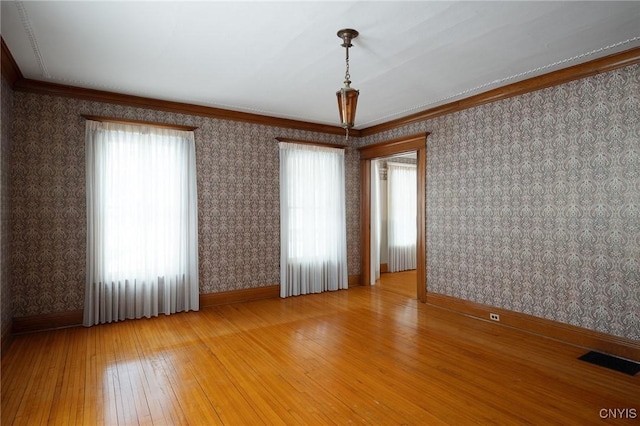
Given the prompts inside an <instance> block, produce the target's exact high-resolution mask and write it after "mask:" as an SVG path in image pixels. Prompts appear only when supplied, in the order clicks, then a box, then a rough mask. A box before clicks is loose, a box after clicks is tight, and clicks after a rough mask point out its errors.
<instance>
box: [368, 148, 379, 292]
mask: <svg viewBox="0 0 640 426" xmlns="http://www.w3.org/2000/svg"><path fill="white" fill-rule="evenodd" d="M380 210H381V209H380V161H379V160H373V161H371V213H370V216H369V217H370V220H371V238H370V251H371V262H370V264H371V266H370V276H371V278H370V283H369V284H371V285H375V284H376V281H377V280H379V279H380V236H381V227H382V226H381V221H382V219H381V217H382V214H381V211H380Z"/></svg>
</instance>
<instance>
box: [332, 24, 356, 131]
mask: <svg viewBox="0 0 640 426" xmlns="http://www.w3.org/2000/svg"><path fill="white" fill-rule="evenodd" d="M338 37H340V38H341V39H342V47H344V48H345V51H346V70H345V74H344V87H343V88H341V89H340V90H338V91H337V92H336V96H337V98H338V113H339V114H340V124H341V126H342V127H343V128H344V129H346V131H347V137H348V136H349V129H351V128H352V127H353V126H354V125H355V120H356V107H357V106H358V95H359V94H360V91H359V90H356V89H354V88H353V87H351V80H350V78H351V76H350V75H349V48H350V47H352V46H353V45H352V44H351V40H352V39H354V38H356V37H358V32H357V31H356V30H352V29H344V30H340V31H338Z"/></svg>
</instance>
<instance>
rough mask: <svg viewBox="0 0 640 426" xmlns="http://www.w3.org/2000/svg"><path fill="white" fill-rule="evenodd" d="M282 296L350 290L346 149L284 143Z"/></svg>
mask: <svg viewBox="0 0 640 426" xmlns="http://www.w3.org/2000/svg"><path fill="white" fill-rule="evenodd" d="M280 227H281V260H280V283H281V285H280V296H281V297H287V296H297V295H300V294H307V293H319V292H322V291H326V290H338V289H342V288H348V281H347V254H346V253H347V248H346V245H347V243H346V220H345V189H344V151H343V150H342V149H336V148H326V147H320V146H311V145H300V144H292V143H286V142H281V143H280Z"/></svg>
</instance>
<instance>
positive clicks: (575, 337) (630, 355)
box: [427, 293, 640, 361]
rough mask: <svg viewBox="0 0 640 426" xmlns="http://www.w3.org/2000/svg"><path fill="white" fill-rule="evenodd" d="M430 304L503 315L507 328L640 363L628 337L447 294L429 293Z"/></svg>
mask: <svg viewBox="0 0 640 426" xmlns="http://www.w3.org/2000/svg"><path fill="white" fill-rule="evenodd" d="M427 303H428V304H430V305H434V306H437V307H440V308H445V309H449V310H452V311H456V312H458V313H461V314H464V315H468V316H471V317H475V318H479V319H483V320H487V321H489V313H495V314H498V315H500V324H502V325H505V326H509V327H513V328H518V329H521V330H524V331H527V332H530V333H533V334H537V335H540V336H543V337H547V338H550V339H555V340H560V341H563V342H566V343H569V344H572V345H575V346H581V347H584V348H589V349H594V350H597V351H599V352H604V353H608V354H611V355H616V356H619V357H622V358H626V359H630V360H634V361H640V342H638V341H635V340H631V339H626V338H624V337H618V336H612V335H609V334H606V333H601V332H599V331H594V330H589V329H586V328H582V327H577V326H574V325H569V324H564V323H561V322H558V321H553V320H549V319H545V318H540V317H536V316H533V315H528V314H523V313H520V312H515V311H509V310H506V309H502V308H496V307H493V306H489V305H483V304H481V303H476V302H471V301H468V300H463V299H458V298H455V297H451V296H447V295H444V294H437V293H427Z"/></svg>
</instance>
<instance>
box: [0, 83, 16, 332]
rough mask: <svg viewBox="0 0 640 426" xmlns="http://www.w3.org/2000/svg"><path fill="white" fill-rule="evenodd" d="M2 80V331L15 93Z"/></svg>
mask: <svg viewBox="0 0 640 426" xmlns="http://www.w3.org/2000/svg"><path fill="white" fill-rule="evenodd" d="M0 80H2V83H1V84H2V86H1V87H0V93H2V96H1V98H2V105H1V106H0V107H1V108H2V113H1V114H0V120H1V121H0V135H1V145H0V203H2V205H1V206H0V301H1V302H0V309H2V312H1V314H0V331H4V330H5V328H7V327H9V324H10V323H11V318H12V316H13V314H12V311H11V284H10V275H9V152H10V147H11V120H12V116H13V92H12V91H11V88H10V87H9V84H8V83H7V82H6V81H5V79H4V77H3V78H0Z"/></svg>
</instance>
